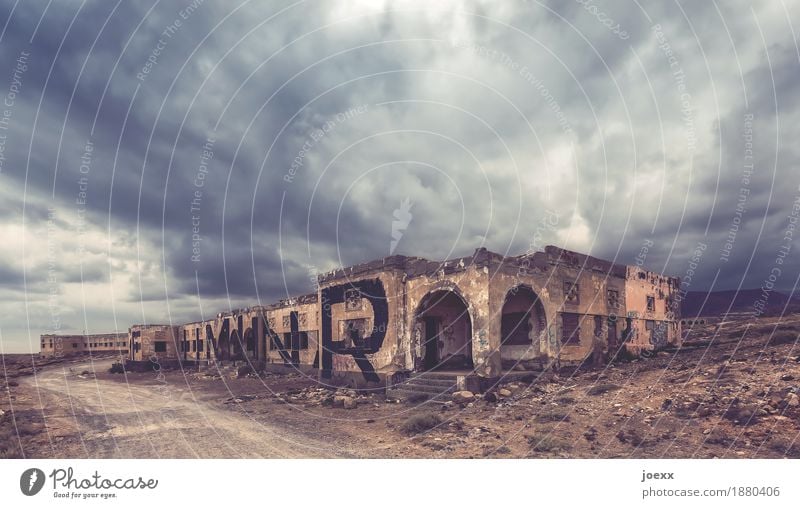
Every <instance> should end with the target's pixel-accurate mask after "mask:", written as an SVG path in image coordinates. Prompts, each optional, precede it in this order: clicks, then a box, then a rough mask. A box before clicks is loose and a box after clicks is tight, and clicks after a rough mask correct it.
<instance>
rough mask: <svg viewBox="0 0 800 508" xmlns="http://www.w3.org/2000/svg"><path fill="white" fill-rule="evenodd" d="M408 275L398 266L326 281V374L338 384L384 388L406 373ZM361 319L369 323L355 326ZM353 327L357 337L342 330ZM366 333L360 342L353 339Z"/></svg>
mask: <svg viewBox="0 0 800 508" xmlns="http://www.w3.org/2000/svg"><path fill="white" fill-rule="evenodd" d="M402 276H403V274H402V273H400V272H399V271H398V270H396V269H393V268H392V267H384V266H378V267H370V266H368V265H367V266H361V267H351V268H350V269H348V270H347V271H342V270H339V271H337V272H333V273H331V274H327V275H325V276H322V277H320V280H319V297H318V299H319V304H318V305H319V312H320V321H319V330H320V354H319V359H320V375H321V377H322V378H323V379H326V380H332V381H333V382H337V383H338V382H347V383H354V384H361V383H368V384H369V383H380V382H381V380H382V378H383V377H384V376H385V375H386V374H387V373H391V372H394V371H396V370H399V369H402V368H403V367H402V365H398V360H400V359H402V355H400V354H399V341H398V336H399V334H398V330H402V324H401V323H402V320H403V308H402V305H398V298H399V299H400V300H401V301H402V291H401V290H400V289H399V285H400V284H401V283H400V280H401V279H402ZM357 320H365V321H363V322H361V323H360V324H357V325H356V324H354V322H356V321H357ZM348 324H352V325H353V328H351V329H350V330H351V332H348V329H347V328H342V327H345V326H347V325H348ZM353 329H355V330H358V331H360V332H361V333H360V338H359V339H358V340H355V341H354V340H351V337H353V336H359V334H358V333H352V330H353Z"/></svg>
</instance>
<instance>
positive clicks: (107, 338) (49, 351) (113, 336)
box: [39, 333, 128, 357]
mask: <svg viewBox="0 0 800 508" xmlns="http://www.w3.org/2000/svg"><path fill="white" fill-rule="evenodd" d="M39 339H40V349H39V354H40V355H42V356H47V357H52V356H70V355H76V354H104V353H114V354H118V355H127V354H128V336H127V335H126V334H124V333H101V334H93V335H57V334H45V335H41V336H40V337H39Z"/></svg>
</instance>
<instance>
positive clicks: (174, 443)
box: [20, 362, 351, 458]
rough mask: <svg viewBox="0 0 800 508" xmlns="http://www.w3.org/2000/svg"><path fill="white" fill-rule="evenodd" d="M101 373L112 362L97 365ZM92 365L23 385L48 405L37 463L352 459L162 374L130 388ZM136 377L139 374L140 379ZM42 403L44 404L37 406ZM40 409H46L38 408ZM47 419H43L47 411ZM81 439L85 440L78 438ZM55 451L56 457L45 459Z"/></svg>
mask: <svg viewBox="0 0 800 508" xmlns="http://www.w3.org/2000/svg"><path fill="white" fill-rule="evenodd" d="M95 365H96V366H97V369H98V372H100V371H101V370H105V369H107V368H108V362H98V363H96V364H95ZM83 371H89V372H93V368H92V363H90V362H84V363H76V364H64V365H63V366H54V367H51V368H48V369H45V370H43V371H41V372H39V373H37V374H36V376H31V377H27V378H24V379H20V384H21V385H22V387H26V388H29V390H25V391H27V392H28V393H33V394H34V398H35V397H36V395H35V394H37V393H38V396H39V397H41V402H42V405H41V407H43V408H44V410H43V413H44V414H43V416H44V420H45V422H44V423H45V425H44V429H43V430H45V432H42V433H41V435H40V436H39V439H40V440H44V441H45V442H40V446H38V447H37V448H38V449H39V450H38V453H37V455H42V456H47V457H70V458H300V457H335V456H343V457H346V456H351V454H350V453H348V452H346V451H343V450H337V449H333V448H332V447H331V445H330V444H326V443H319V442H317V441H316V440H314V439H313V438H310V437H309V436H306V435H295V434H293V433H292V432H290V431H288V430H287V429H282V428H281V429H279V428H277V427H274V426H269V425H268V424H265V423H264V422H263V421H261V422H258V421H255V420H253V419H251V418H248V417H247V416H246V415H242V414H240V413H236V412H231V411H225V410H223V409H220V408H219V407H218V406H217V407H215V406H214V405H213V404H212V403H210V401H208V400H204V399H203V398H202V397H203V396H202V394H199V393H196V392H192V391H191V388H190V386H188V385H187V384H184V385H183V386H181V385H179V384H178V383H179V381H178V380H175V379H174V378H172V379H169V380H168V381H164V380H159V379H157V378H156V374H155V373H148V374H144V375H143V376H146V378H144V379H142V378H140V379H137V380H135V381H133V380H132V382H130V383H126V382H120V381H115V380H108V379H102V375H100V374H98V375H99V376H100V377H101V378H100V379H98V378H95V377H94V376H93V375H89V376H82V375H80V373H81V372H83ZM132 376H136V374H132ZM34 402H36V401H35V400H34ZM36 405H37V406H38V404H36ZM40 414H41V411H40ZM76 436H77V437H76ZM48 443H49V445H50V452H51V453H43V452H45V450H46V449H47V444H48Z"/></svg>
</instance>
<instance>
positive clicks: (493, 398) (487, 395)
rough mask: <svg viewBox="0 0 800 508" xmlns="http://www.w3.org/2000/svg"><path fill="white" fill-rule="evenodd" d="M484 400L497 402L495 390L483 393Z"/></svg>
mask: <svg viewBox="0 0 800 508" xmlns="http://www.w3.org/2000/svg"><path fill="white" fill-rule="evenodd" d="M483 400H485V401H486V402H497V394H495V393H494V392H486V393H485V394H483Z"/></svg>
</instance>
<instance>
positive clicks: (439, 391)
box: [386, 372, 459, 402]
mask: <svg viewBox="0 0 800 508" xmlns="http://www.w3.org/2000/svg"><path fill="white" fill-rule="evenodd" d="M458 384H459V383H458V376H456V375H455V374H449V373H447V372H421V373H416V374H413V375H412V376H411V377H409V378H408V379H407V380H405V381H404V382H402V383H398V384H395V385H391V386H387V387H386V397H387V398H389V399H398V400H403V401H408V402H422V401H425V400H431V401H436V402H444V401H448V400H450V397H451V395H452V394H453V392H456V391H458V390H459V388H458Z"/></svg>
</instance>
